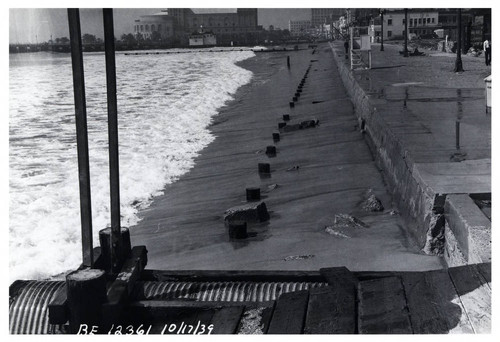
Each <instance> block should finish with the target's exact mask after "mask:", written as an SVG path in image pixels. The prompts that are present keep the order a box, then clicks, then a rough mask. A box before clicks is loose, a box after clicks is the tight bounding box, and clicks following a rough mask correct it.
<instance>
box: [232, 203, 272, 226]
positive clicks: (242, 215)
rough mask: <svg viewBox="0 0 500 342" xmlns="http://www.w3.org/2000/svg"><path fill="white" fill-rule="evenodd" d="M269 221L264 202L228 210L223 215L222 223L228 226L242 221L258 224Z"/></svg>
mask: <svg viewBox="0 0 500 342" xmlns="http://www.w3.org/2000/svg"><path fill="white" fill-rule="evenodd" d="M267 220H269V213H268V211H267V207H266V204H265V203H264V202H255V203H247V204H243V205H239V206H236V207H232V208H229V209H228V210H226V212H225V213H224V222H225V224H226V225H227V226H229V224H230V223H232V222H237V221H240V222H241V221H244V222H247V223H258V222H265V221H267Z"/></svg>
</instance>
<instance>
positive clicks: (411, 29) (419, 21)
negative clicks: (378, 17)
mask: <svg viewBox="0 0 500 342" xmlns="http://www.w3.org/2000/svg"><path fill="white" fill-rule="evenodd" d="M438 18H439V12H438V10H434V9H420V8H415V9H409V10H408V33H414V34H416V35H417V36H422V35H426V34H432V33H433V32H434V30H436V29H438V28H440V25H439V22H438ZM383 34H384V39H403V38H404V37H405V13H404V10H392V11H391V10H387V11H386V13H385V14H384V33H383Z"/></svg>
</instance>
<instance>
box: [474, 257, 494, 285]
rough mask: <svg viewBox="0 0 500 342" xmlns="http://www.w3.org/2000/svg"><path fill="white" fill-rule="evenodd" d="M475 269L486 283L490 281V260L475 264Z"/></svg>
mask: <svg viewBox="0 0 500 342" xmlns="http://www.w3.org/2000/svg"><path fill="white" fill-rule="evenodd" d="M477 270H478V272H479V274H481V276H482V277H483V279H484V280H485V281H486V282H487V283H491V262H485V263H482V264H477Z"/></svg>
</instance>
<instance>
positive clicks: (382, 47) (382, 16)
mask: <svg viewBox="0 0 500 342" xmlns="http://www.w3.org/2000/svg"><path fill="white" fill-rule="evenodd" d="M384 12H385V11H384V10H380V51H384Z"/></svg>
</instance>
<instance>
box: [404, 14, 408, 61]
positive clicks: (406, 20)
mask: <svg viewBox="0 0 500 342" xmlns="http://www.w3.org/2000/svg"><path fill="white" fill-rule="evenodd" d="M403 56H404V57H408V8H405V51H404V53H403Z"/></svg>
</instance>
